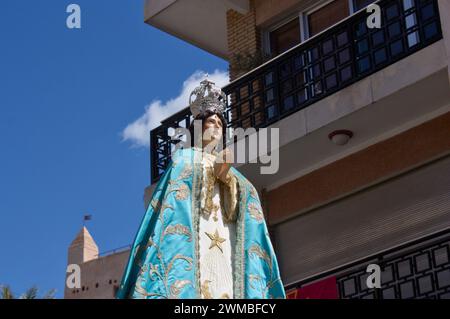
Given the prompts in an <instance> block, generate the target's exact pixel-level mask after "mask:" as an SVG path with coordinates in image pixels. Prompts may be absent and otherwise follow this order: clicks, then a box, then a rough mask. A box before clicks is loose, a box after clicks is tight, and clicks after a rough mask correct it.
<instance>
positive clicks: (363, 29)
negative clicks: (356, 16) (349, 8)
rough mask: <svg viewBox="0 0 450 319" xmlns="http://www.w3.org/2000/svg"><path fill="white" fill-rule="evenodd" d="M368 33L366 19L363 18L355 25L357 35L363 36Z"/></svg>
mask: <svg viewBox="0 0 450 319" xmlns="http://www.w3.org/2000/svg"><path fill="white" fill-rule="evenodd" d="M366 33H367V22H366V20H362V21H360V22H358V23H357V24H356V26H355V35H356V36H357V37H362V36H363V35H365V34H366Z"/></svg>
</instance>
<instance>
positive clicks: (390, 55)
mask: <svg viewBox="0 0 450 319" xmlns="http://www.w3.org/2000/svg"><path fill="white" fill-rule="evenodd" d="M377 3H378V5H380V7H381V14H382V27H381V28H380V29H376V28H373V29H369V28H368V27H367V18H368V13H367V12H365V11H364V10H363V11H360V12H358V13H356V14H354V15H352V16H350V17H349V18H347V19H345V20H343V21H342V22H340V23H338V24H336V25H335V26H333V27H331V28H329V29H327V30H326V31H324V32H322V33H320V34H318V35H317V36H314V37H313V38H311V39H309V40H307V41H306V42H303V43H301V44H299V45H297V46H296V47H294V48H292V49H290V50H289V51H287V52H285V53H283V54H281V55H280V56H278V57H275V58H274V59H272V60H270V61H268V62H266V63H264V64H263V65H261V66H259V67H257V68H256V69H254V70H253V71H251V72H249V73H247V74H245V75H243V76H241V77H240V78H238V79H237V80H235V81H233V82H232V83H230V84H228V85H227V86H225V87H224V88H223V91H224V92H225V93H226V94H227V96H228V107H227V110H226V112H225V115H226V118H227V121H228V127H233V128H237V127H241V128H244V129H245V128H249V127H253V128H256V129H259V128H262V127H267V126H269V125H270V124H272V123H274V122H276V121H279V120H280V119H282V118H284V117H286V116H288V115H289V114H292V113H293V112H297V111H298V110H301V109H303V108H305V107H307V106H308V105H311V104H313V103H315V102H317V101H319V100H320V99H323V98H325V97H326V96H329V95H331V94H333V93H335V92H337V91H339V90H342V89H343V88H345V87H347V86H349V85H350V84H353V83H355V82H357V81H360V80H361V79H363V78H365V77H367V76H369V75H370V74H373V73H374V72H377V71H379V70H381V69H383V68H385V67H387V66H389V65H391V64H393V63H395V62H397V61H399V60H400V59H403V58H405V57H406V56H408V55H411V54H413V53H415V52H417V51H418V50H421V49H423V48H425V47H427V46H429V45H430V44H432V43H434V42H436V41H438V40H440V39H442V31H441V24H440V18H439V10H438V3H437V0H381V1H378V2H377ZM189 114H190V113H189V109H188V108H186V109H185V110H183V111H182V112H180V113H177V114H176V115H174V116H172V117H170V118H169V119H167V120H165V121H164V122H163V123H162V124H161V126H160V127H158V128H156V129H155V130H153V131H152V132H151V146H152V154H151V163H152V164H151V165H152V182H156V181H157V180H158V179H159V177H160V176H161V174H162V172H164V169H165V165H167V162H168V161H167V159H168V158H170V150H171V147H172V145H174V144H175V143H177V141H171V140H170V137H169V135H168V134H167V131H168V128H169V127H177V125H178V123H179V122H182V121H186V125H189V124H190V119H189Z"/></svg>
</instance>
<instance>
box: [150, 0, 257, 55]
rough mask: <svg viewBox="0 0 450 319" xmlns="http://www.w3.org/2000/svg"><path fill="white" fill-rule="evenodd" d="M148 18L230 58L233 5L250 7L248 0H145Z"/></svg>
mask: <svg viewBox="0 0 450 319" xmlns="http://www.w3.org/2000/svg"><path fill="white" fill-rule="evenodd" d="M144 6H145V7H144V19H145V22H146V23H147V24H149V25H151V26H154V27H155V28H158V29H160V30H162V31H164V32H167V33H169V34H171V35H173V36H175V37H177V38H180V39H182V40H184V41H186V42H188V43H191V44H193V45H195V46H196V47H199V48H201V49H203V50H205V51H207V52H209V53H211V54H214V55H216V56H218V57H221V58H223V59H227V58H228V44H227V19H226V13H227V11H228V10H229V9H233V10H236V11H238V12H240V13H246V12H248V10H249V1H248V0H145V5H144Z"/></svg>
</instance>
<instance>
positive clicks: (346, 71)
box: [341, 66, 353, 81]
mask: <svg viewBox="0 0 450 319" xmlns="http://www.w3.org/2000/svg"><path fill="white" fill-rule="evenodd" d="M352 76H353V72H352V67H351V66H347V67H345V68H343V69H342V70H341V80H342V81H348V80H350V79H351V78H352Z"/></svg>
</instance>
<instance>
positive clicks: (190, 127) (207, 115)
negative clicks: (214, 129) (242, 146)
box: [189, 110, 227, 146]
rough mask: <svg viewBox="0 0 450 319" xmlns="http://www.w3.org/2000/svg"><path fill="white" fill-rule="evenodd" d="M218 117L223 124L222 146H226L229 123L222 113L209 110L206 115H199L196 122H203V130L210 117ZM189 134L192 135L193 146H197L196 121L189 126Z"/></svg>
mask: <svg viewBox="0 0 450 319" xmlns="http://www.w3.org/2000/svg"><path fill="white" fill-rule="evenodd" d="M214 114H215V115H217V116H218V117H219V119H220V121H221V122H222V143H223V144H222V145H225V142H226V134H225V132H226V129H227V121H226V120H225V117H224V116H223V114H222V113H220V112H214V111H211V110H207V111H206V112H205V113H203V114H199V115H197V117H196V118H195V119H194V120H201V121H202V128H203V125H204V124H205V121H206V119H207V118H208V117H210V116H212V115H214ZM189 133H190V134H191V145H192V146H194V145H195V140H194V121H193V122H192V123H191V125H190V126H189Z"/></svg>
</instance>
